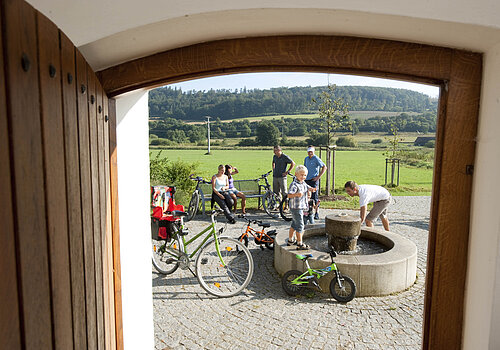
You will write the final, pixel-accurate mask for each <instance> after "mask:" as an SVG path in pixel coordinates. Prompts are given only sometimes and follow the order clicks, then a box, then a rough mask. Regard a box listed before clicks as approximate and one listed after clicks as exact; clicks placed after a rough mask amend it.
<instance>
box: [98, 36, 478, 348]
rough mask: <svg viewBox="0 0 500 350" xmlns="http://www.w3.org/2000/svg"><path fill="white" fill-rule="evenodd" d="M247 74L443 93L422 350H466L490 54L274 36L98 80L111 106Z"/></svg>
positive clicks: (149, 60) (103, 74)
mask: <svg viewBox="0 0 500 350" xmlns="http://www.w3.org/2000/svg"><path fill="white" fill-rule="evenodd" d="M249 72H323V73H344V74H355V75H366V76H372V77H380V78H394V79H400V80H407V81H412V82H419V83H429V84H435V85H438V86H440V87H441V94H440V101H439V108H438V123H437V133H436V148H435V167H434V178H433V190H432V203H431V219H430V225H429V243H428V262H427V275H426V295H425V308H424V326H423V348H424V349H459V348H461V346H462V333H463V318H464V301H465V283H466V272H467V258H468V242H469V224H470V207H471V192H472V176H471V169H472V167H473V165H474V156H475V144H476V143H475V137H476V133H477V124H478V118H479V98H480V93H481V76H482V54H480V53H474V52H467V51H462V50H455V49H450V48H445V47H437V46H430V45H421V44H414V43H407V42H397V41H389V40H377V39H370V38H358V37H346V36H320V35H303V36H302V35H294V36H267V37H253V38H241V39H229V40H218V41H212V42H207V43H202V44H196V45H191V46H187V47H182V48H178V49H173V50H169V51H165V52H162V53H158V54H154V55H151V56H148V57H144V58H141V59H137V60H133V61H130V62H126V63H123V64H120V65H117V66H113V67H110V68H108V69H105V70H103V71H100V72H98V73H97V75H98V77H99V79H100V82H101V84H102V86H103V88H104V90H105V91H106V93H107V94H108V96H110V97H112V96H116V95H119V94H122V93H125V92H128V91H132V90H136V89H139V88H152V87H156V86H160V85H164V84H168V83H173V82H179V81H184V80H189V79H193V78H201V77H209V76H217V75H225V74H234V73H249ZM115 176H116V174H115ZM450 325H453V326H452V327H450Z"/></svg>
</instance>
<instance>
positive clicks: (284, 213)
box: [280, 195, 292, 221]
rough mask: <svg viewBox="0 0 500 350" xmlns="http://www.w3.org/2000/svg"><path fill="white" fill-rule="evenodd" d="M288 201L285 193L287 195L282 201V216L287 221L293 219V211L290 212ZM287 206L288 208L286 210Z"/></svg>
mask: <svg viewBox="0 0 500 350" xmlns="http://www.w3.org/2000/svg"><path fill="white" fill-rule="evenodd" d="M288 201H289V199H288V196H286V195H285V197H284V198H283V199H282V200H281V202H280V216H281V218H282V219H283V220H285V221H292V213H290V207H289V206H288ZM287 208H288V210H286V209H287Z"/></svg>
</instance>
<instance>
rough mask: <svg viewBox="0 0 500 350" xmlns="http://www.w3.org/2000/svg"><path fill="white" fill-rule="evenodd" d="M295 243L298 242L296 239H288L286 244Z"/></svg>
mask: <svg viewBox="0 0 500 350" xmlns="http://www.w3.org/2000/svg"><path fill="white" fill-rule="evenodd" d="M295 244H297V241H296V240H290V239H287V240H286V245H288V246H291V245H295Z"/></svg>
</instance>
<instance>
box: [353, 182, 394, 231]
mask: <svg viewBox="0 0 500 350" xmlns="http://www.w3.org/2000/svg"><path fill="white" fill-rule="evenodd" d="M344 188H345V191H346V192H347V194H348V195H349V196H351V197H354V196H358V197H359V216H360V218H361V223H363V221H365V222H366V226H368V227H373V222H374V221H375V220H377V216H378V217H379V218H380V220H381V221H382V225H384V229H385V230H386V231H389V219H388V218H387V208H388V207H389V204H390V203H391V194H390V193H389V191H387V190H386V189H385V188H384V187H382V186H377V185H358V184H357V183H356V182H354V181H347V182H346V183H345V185H344ZM368 203H373V208H372V210H370V212H369V213H368V215H366V206H367V205H368Z"/></svg>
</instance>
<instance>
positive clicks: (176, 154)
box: [151, 147, 433, 208]
mask: <svg viewBox="0 0 500 350" xmlns="http://www.w3.org/2000/svg"><path fill="white" fill-rule="evenodd" d="M158 152H160V150H156V149H155V150H151V158H154V157H156V155H157V153H158ZM205 153H206V150H202V149H196V150H188V149H186V150H181V149H171V150H169V149H164V150H161V157H167V158H168V159H169V160H172V161H173V160H178V159H180V160H182V161H183V162H188V163H193V164H195V168H194V169H193V173H195V174H196V175H198V176H202V177H204V178H206V179H208V180H209V179H210V178H211V176H212V175H213V174H215V173H216V172H217V166H218V165H219V164H231V165H233V166H235V167H236V168H238V170H239V174H237V175H235V179H253V178H258V177H259V176H260V175H262V174H264V173H266V172H267V171H269V170H271V168H272V166H271V164H272V157H273V150H272V147H269V150H245V149H235V150H218V149H213V150H211V154H210V155H206V154H205ZM284 153H285V154H287V155H289V156H290V157H291V158H292V159H293V160H294V161H295V163H296V164H303V162H304V158H305V157H306V156H307V153H306V151H305V150H287V149H284ZM382 153H383V152H382V151H336V152H335V188H336V193H337V194H340V195H345V192H344V191H343V184H344V183H345V182H346V181H348V180H354V181H356V182H358V183H359V184H375V185H384V182H385V157H384V155H383V154H382ZM316 154H317V155H318V156H319V152H316ZM322 158H323V161H325V158H326V157H325V155H324V154H322ZM432 172H433V170H432V169H427V168H417V167H407V166H401V168H400V183H399V187H395V188H389V191H390V192H391V193H392V194H393V195H394V196H398V195H404V196H411V195H418V196H421V195H430V193H431V189H432ZM323 178H325V177H323ZM322 188H323V189H324V183H323V184H322ZM341 202H344V203H341ZM356 202H357V200H354V201H348V202H345V201H335V202H327V203H322V206H323V207H329V208H345V207H352V206H355V203H356ZM250 204H251V203H250Z"/></svg>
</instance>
